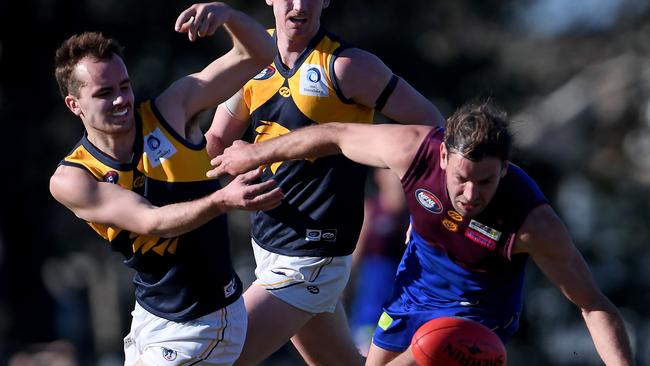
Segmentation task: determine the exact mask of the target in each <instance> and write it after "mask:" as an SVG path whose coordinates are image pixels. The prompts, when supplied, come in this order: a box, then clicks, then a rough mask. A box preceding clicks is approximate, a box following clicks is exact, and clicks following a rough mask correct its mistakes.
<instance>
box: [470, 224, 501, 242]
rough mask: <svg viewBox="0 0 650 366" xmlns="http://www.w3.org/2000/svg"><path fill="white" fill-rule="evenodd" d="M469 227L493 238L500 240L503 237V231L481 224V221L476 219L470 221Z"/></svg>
mask: <svg viewBox="0 0 650 366" xmlns="http://www.w3.org/2000/svg"><path fill="white" fill-rule="evenodd" d="M469 227H470V228H472V229H474V230H476V231H478V232H479V233H481V234H483V235H485V236H487V237H488V238H490V239H492V240H496V241H499V238H501V232H500V231H498V230H495V229H493V228H491V227H489V226H487V225H484V224H481V223H480V222H478V221H476V220H472V221H470V222H469Z"/></svg>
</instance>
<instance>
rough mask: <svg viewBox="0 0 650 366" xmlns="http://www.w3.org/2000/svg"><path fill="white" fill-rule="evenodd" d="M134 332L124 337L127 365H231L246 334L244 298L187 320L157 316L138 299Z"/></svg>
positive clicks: (133, 324)
mask: <svg viewBox="0 0 650 366" xmlns="http://www.w3.org/2000/svg"><path fill="white" fill-rule="evenodd" d="M131 314H132V315H133V320H132V322H131V332H130V333H129V334H128V335H127V336H126V337H125V338H124V355H125V362H124V365H125V366H131V365H134V364H135V363H136V362H137V361H138V360H142V361H143V362H144V363H145V364H147V366H175V365H194V364H199V363H200V364H201V365H232V364H233V363H234V362H235V361H236V360H237V358H239V355H240V353H241V351H242V348H243V346H244V340H245V338H246V326H247V321H248V320H247V317H246V308H245V307H244V300H243V298H241V297H240V298H239V299H238V300H237V301H235V302H234V303H232V304H230V305H228V306H227V307H225V308H223V309H219V310H217V311H215V312H213V313H210V314H208V315H205V316H202V317H200V318H198V319H195V320H191V321H188V322H183V323H179V322H173V321H170V320H167V319H164V318H160V317H157V316H155V315H153V314H151V313H150V312H148V311H146V310H145V309H144V308H142V306H140V304H138V303H137V302H136V303H135V309H134V310H133V312H132V313H131Z"/></svg>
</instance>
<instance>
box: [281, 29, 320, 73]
mask: <svg viewBox="0 0 650 366" xmlns="http://www.w3.org/2000/svg"><path fill="white" fill-rule="evenodd" d="M317 33H318V30H315V31H314V32H312V33H310V34H308V35H300V36H295V37H291V38H289V37H287V36H286V35H279V37H278V41H277V45H278V53H279V54H280V59H281V60H282V63H283V64H284V65H285V66H287V67H288V68H293V66H294V65H295V63H296V61H297V60H298V58H299V57H300V55H301V54H302V53H303V51H304V50H305V49H306V48H307V46H308V45H309V43H310V42H311V40H312V39H313V38H314V37H315V36H316V34H317Z"/></svg>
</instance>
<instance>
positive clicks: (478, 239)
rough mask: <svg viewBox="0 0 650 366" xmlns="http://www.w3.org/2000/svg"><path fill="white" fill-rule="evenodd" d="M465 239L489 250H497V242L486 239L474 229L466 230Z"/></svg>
mask: <svg viewBox="0 0 650 366" xmlns="http://www.w3.org/2000/svg"><path fill="white" fill-rule="evenodd" d="M465 237H466V238H467V239H469V240H471V241H473V242H474V243H476V244H478V245H480V246H482V247H483V248H485V249H487V250H495V249H496V248H497V242H496V241H494V240H492V239H490V238H488V237H486V236H485V235H483V234H481V233H479V232H478V231H476V230H474V229H471V228H467V229H466V230H465Z"/></svg>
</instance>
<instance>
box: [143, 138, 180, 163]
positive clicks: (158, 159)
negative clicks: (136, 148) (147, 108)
mask: <svg viewBox="0 0 650 366" xmlns="http://www.w3.org/2000/svg"><path fill="white" fill-rule="evenodd" d="M144 153H145V154H146V155H147V159H148V160H149V164H151V166H152V167H154V168H155V167H157V166H159V165H160V164H161V163H162V162H163V161H165V160H167V159H169V158H171V157H172V156H173V155H174V154H176V148H175V147H174V145H173V144H172V143H171V142H170V141H169V140H168V139H167V137H165V135H164V134H163V133H162V131H160V128H156V129H155V130H154V131H153V132H151V133H150V134H148V135H146V136H145V137H144Z"/></svg>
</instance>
